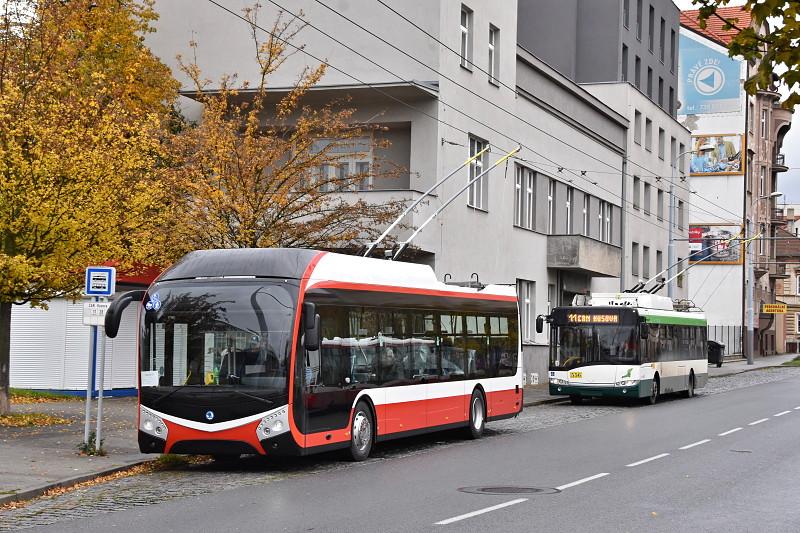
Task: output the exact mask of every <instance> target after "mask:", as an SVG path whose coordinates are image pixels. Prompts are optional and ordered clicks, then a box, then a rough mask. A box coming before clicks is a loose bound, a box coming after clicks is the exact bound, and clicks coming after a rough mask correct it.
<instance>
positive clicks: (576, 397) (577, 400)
mask: <svg viewBox="0 0 800 533" xmlns="http://www.w3.org/2000/svg"><path fill="white" fill-rule="evenodd" d="M569 402H570V403H571V404H572V405H580V404H582V403H583V396H581V395H580V394H571V395H570V397H569Z"/></svg>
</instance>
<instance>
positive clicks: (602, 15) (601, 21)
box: [517, 0, 680, 117]
mask: <svg viewBox="0 0 800 533" xmlns="http://www.w3.org/2000/svg"><path fill="white" fill-rule="evenodd" d="M679 27H680V10H679V9H678V8H677V7H676V6H675V4H673V2H672V0H519V18H518V20H517V32H518V35H519V44H520V45H521V46H522V47H524V48H526V49H528V50H531V51H533V52H534V53H535V54H536V55H537V56H538V57H539V58H541V59H542V60H544V61H545V62H547V63H549V64H550V65H551V66H552V67H554V68H555V69H557V70H558V71H560V72H562V73H564V74H565V75H566V76H568V77H569V78H570V79H572V80H574V81H576V82H578V83H598V82H616V81H629V82H631V83H632V84H633V85H634V86H636V87H637V88H638V89H639V90H641V92H642V93H644V94H645V95H647V97H648V98H650V100H652V101H653V102H654V103H655V104H656V105H658V106H659V107H661V108H662V109H663V110H664V111H666V112H667V113H668V114H669V115H671V116H673V117H675V116H676V112H677V94H678V91H677V87H678V40H679V39H678V28H679Z"/></svg>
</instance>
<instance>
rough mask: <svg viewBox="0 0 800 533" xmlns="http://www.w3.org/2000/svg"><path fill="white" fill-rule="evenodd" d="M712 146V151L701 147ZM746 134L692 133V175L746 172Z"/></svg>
mask: <svg viewBox="0 0 800 533" xmlns="http://www.w3.org/2000/svg"><path fill="white" fill-rule="evenodd" d="M708 145H710V146H712V147H713V149H712V150H710V151H705V152H701V151H700V148H702V147H706V148H707V147H708ZM743 145H744V135H739V134H721V135H692V160H691V162H690V164H689V174H691V175H692V176H709V175H726V174H744V168H745V166H744V160H743V157H744V150H743V148H744V146H743Z"/></svg>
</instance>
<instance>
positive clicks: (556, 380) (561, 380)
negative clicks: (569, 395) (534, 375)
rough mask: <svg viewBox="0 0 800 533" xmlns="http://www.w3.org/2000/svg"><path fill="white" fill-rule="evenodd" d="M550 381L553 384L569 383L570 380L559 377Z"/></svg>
mask: <svg viewBox="0 0 800 533" xmlns="http://www.w3.org/2000/svg"><path fill="white" fill-rule="evenodd" d="M550 383H552V384H553V385H569V381H567V380H566V379H558V378H550Z"/></svg>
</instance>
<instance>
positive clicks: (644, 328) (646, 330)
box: [639, 322, 650, 341]
mask: <svg viewBox="0 0 800 533" xmlns="http://www.w3.org/2000/svg"><path fill="white" fill-rule="evenodd" d="M649 336H650V326H649V325H647V324H646V323H644V322H642V323H641V324H639V338H641V339H642V340H643V341H644V340H647V337H649Z"/></svg>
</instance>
